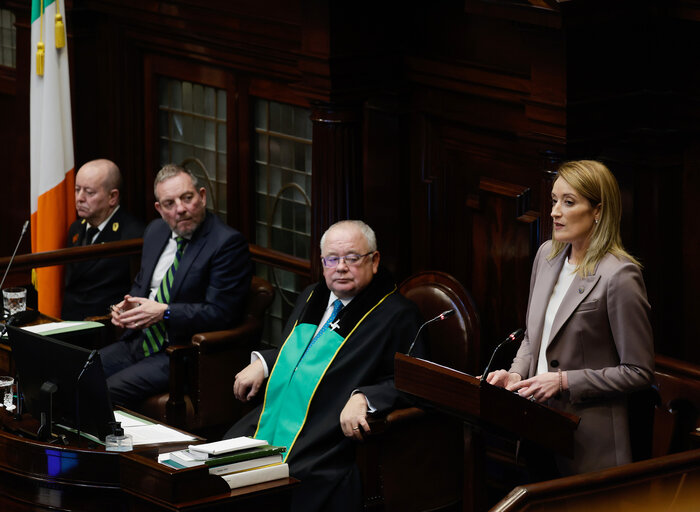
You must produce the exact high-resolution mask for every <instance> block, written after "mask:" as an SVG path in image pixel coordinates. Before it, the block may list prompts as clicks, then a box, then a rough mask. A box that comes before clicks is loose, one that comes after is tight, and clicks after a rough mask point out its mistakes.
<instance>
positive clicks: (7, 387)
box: [0, 376, 15, 411]
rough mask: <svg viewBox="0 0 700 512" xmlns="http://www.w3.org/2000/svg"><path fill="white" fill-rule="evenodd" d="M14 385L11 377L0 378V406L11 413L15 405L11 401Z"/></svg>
mask: <svg viewBox="0 0 700 512" xmlns="http://www.w3.org/2000/svg"><path fill="white" fill-rule="evenodd" d="M14 383H15V379H13V378H12V377H7V376H1V377H0V396H2V405H3V407H5V409H7V410H8V411H12V410H14V408H15V405H14V403H13V400H12V386H13V385H14Z"/></svg>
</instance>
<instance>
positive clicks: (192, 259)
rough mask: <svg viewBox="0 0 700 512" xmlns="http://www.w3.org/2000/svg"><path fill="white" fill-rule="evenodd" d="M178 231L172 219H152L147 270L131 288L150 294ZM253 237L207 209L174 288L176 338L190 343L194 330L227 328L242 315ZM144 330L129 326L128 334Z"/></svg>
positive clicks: (172, 330)
mask: <svg viewBox="0 0 700 512" xmlns="http://www.w3.org/2000/svg"><path fill="white" fill-rule="evenodd" d="M171 236H172V231H171V230H170V227H169V226H168V225H167V224H166V222H165V221H164V220H162V219H157V220H154V221H153V222H151V223H150V224H149V225H148V227H147V228H146V232H145V233H144V235H143V253H142V255H141V270H140V271H139V273H138V275H137V276H136V279H135V281H134V285H133V286H132V288H131V291H130V292H129V293H130V294H131V295H133V296H135V297H148V294H149V292H150V283H151V276H152V275H153V271H154V270H155V267H156V264H157V263H158V259H159V258H160V254H161V252H163V249H164V248H165V245H166V244H167V242H168V239H169V238H170V237H171ZM250 279H251V263H250V253H249V251H248V242H247V241H246V240H245V238H244V237H243V235H242V234H240V233H239V232H238V231H236V230H235V229H233V228H231V227H229V226H227V225H226V224H224V223H223V222H221V220H219V218H218V217H217V216H215V215H213V214H211V213H210V212H207V215H206V218H205V219H204V222H202V225H201V226H199V228H198V229H197V231H195V232H194V234H193V235H192V239H191V240H190V241H189V243H188V244H187V248H186V249H185V252H184V254H183V255H182V259H181V260H180V266H179V267H178V270H177V272H176V273H175V277H174V280H173V286H172V288H171V290H170V311H171V313H170V320H167V321H166V322H165V326H166V329H167V331H168V340H169V342H170V343H171V344H184V343H187V342H188V341H189V340H190V338H191V337H192V335H193V334H196V333H198V332H203V331H216V330H220V329H226V328H229V327H232V326H233V325H234V324H236V323H237V322H238V321H239V320H240V319H241V317H242V314H243V308H244V302H245V299H246V296H247V294H248V291H249V289H250ZM140 333H141V331H133V330H127V331H126V332H125V333H124V336H123V337H122V339H132V338H135V337H136V336H138V335H140Z"/></svg>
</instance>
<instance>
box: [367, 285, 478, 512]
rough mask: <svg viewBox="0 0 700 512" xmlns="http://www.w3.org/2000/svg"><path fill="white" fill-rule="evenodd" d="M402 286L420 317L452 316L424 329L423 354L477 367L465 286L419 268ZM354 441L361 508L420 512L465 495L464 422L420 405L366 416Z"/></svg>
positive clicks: (443, 361)
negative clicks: (366, 428) (361, 436)
mask: <svg viewBox="0 0 700 512" xmlns="http://www.w3.org/2000/svg"><path fill="white" fill-rule="evenodd" d="M399 290H400V292H401V293H402V294H403V295H404V296H406V297H407V298H409V299H410V300H412V301H414V302H415V303H416V304H417V305H418V308H419V309H420V311H421V314H422V316H423V318H424V319H426V320H427V319H430V318H433V317H435V316H437V315H438V314H440V313H441V312H443V311H445V310H447V309H451V308H454V309H455V315H454V316H452V317H449V318H448V319H446V320H444V321H442V322H437V323H434V324H432V325H430V326H428V327H427V328H426V330H428V333H427V334H428V336H427V340H426V341H427V350H428V359H430V360H432V361H435V362H437V363H439V364H443V365H446V366H450V367H452V368H456V369H458V370H461V371H465V372H469V373H476V372H477V365H478V361H479V325H478V316H477V314H476V308H475V307H474V303H473V301H472V299H471V297H470V296H469V294H468V293H467V291H466V290H465V289H464V287H463V286H462V285H461V284H460V283H459V282H458V281H457V280H456V279H454V278H453V277H452V276H450V275H448V274H445V273H442V272H420V273H418V274H415V275H414V276H412V277H410V278H408V279H407V280H405V281H404V282H403V283H402V284H401V285H400V287H399ZM369 423H370V428H371V433H370V434H368V435H367V436H365V442H364V443H361V444H360V445H359V447H358V454H357V462H358V466H359V467H360V473H361V475H362V481H363V489H364V505H365V510H401V511H406V512H410V511H422V510H439V509H445V508H449V507H454V506H456V504H457V503H459V501H460V500H461V498H462V486H463V483H462V482H463V466H464V464H463V442H464V439H463V427H462V423H461V422H460V421H458V420H456V419H455V418H452V417H448V416H446V415H443V414H439V413H437V412H432V411H428V410H423V409H421V408H418V407H410V408H406V409H400V410H395V411H392V412H391V413H389V414H388V415H386V416H384V417H380V418H371V419H370V422H369Z"/></svg>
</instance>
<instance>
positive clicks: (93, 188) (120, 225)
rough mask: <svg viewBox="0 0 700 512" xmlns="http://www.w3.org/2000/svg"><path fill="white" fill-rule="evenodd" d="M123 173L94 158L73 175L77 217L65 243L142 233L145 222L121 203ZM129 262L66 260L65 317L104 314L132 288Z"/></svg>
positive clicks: (110, 239)
mask: <svg viewBox="0 0 700 512" xmlns="http://www.w3.org/2000/svg"><path fill="white" fill-rule="evenodd" d="M121 183H122V178H121V173H120V172H119V168H118V167H117V166H116V164H115V163H114V162H111V161H109V160H104V159H100V160H93V161H91V162H88V163H86V164H85V165H83V166H82V167H81V168H80V169H79V170H78V174H77V175H76V177H75V207H76V210H77V213H78V220H76V221H75V222H74V223H73V224H71V226H70V228H69V229H68V240H67V243H66V246H67V247H79V246H83V245H90V244H102V243H105V242H116V241H118V240H128V239H131V238H141V236H142V235H143V229H144V225H143V223H142V222H141V221H140V220H137V219H136V218H134V217H132V216H131V215H129V214H128V213H127V212H126V211H125V210H124V209H123V208H121V207H120V206H119V200H120V191H121ZM131 281H132V272H131V262H130V258H129V257H127V256H122V257H119V258H98V259H94V260H85V261H78V262H75V263H68V264H67V265H66V271H65V288H64V294H63V308H62V310H61V318H62V319H64V320H83V319H84V318H86V317H89V316H99V315H106V314H108V313H109V306H110V304H114V303H116V302H119V301H120V300H121V299H122V298H123V297H124V294H125V293H126V292H127V291H129V287H130V285H131Z"/></svg>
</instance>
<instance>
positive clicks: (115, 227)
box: [112, 222, 119, 233]
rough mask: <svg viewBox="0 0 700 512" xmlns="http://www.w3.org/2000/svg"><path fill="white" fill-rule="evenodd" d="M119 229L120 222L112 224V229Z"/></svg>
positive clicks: (115, 230)
mask: <svg viewBox="0 0 700 512" xmlns="http://www.w3.org/2000/svg"><path fill="white" fill-rule="evenodd" d="M118 229H119V223H118V222H115V223H113V224H112V231H114V232H115V233H116V232H117V230H118Z"/></svg>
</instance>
